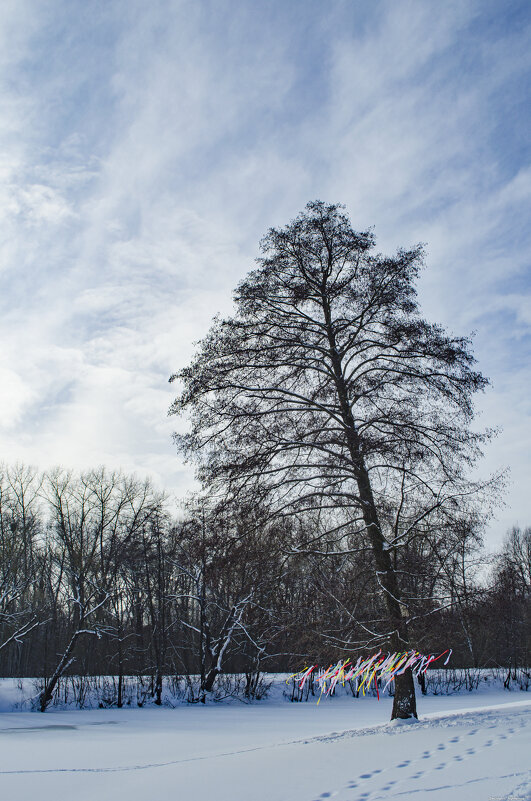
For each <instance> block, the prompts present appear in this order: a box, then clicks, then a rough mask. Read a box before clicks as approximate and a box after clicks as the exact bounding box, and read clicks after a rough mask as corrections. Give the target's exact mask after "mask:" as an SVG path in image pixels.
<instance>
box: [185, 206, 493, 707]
mask: <svg viewBox="0 0 531 801" xmlns="http://www.w3.org/2000/svg"><path fill="white" fill-rule="evenodd" d="M373 247H374V239H373V236H372V235H371V234H370V233H368V232H363V233H356V232H355V231H354V230H353V229H352V226H351V224H350V222H349V220H348V218H347V217H346V216H345V215H344V214H343V213H342V212H341V207H340V206H337V205H325V204H324V203H322V202H320V201H317V202H313V203H309V204H308V206H307V207H306V210H305V212H303V213H302V214H300V215H299V217H297V218H296V219H295V220H294V221H292V222H291V223H290V224H289V225H287V226H286V227H285V228H282V229H270V231H269V233H268V234H267V236H266V237H265V238H264V240H263V241H262V243H261V250H262V254H263V255H262V258H260V259H259V260H258V267H257V269H255V270H254V271H252V272H251V273H249V275H248V276H247V278H246V279H245V280H244V281H242V283H241V284H240V285H239V287H238V288H237V290H236V293H235V302H236V313H235V315H234V316H233V317H231V318H228V319H224V320H221V319H217V320H216V321H215V322H214V324H213V326H212V328H211V330H210V332H209V333H208V335H207V336H206V337H205V339H204V340H203V341H202V343H200V346H199V349H198V351H197V354H196V356H195V358H194V359H193V361H192V363H191V364H190V366H188V367H187V368H185V369H183V370H181V371H180V372H179V373H177V374H175V375H174V376H172V378H171V379H170V380H171V381H173V380H176V379H178V380H179V381H181V382H182V392H181V394H180V395H179V397H178V398H177V399H176V400H175V402H174V404H173V406H172V407H171V409H170V413H171V414H181V413H183V412H188V413H189V414H190V417H191V421H192V429H191V433H189V434H186V435H179V436H176V442H177V444H178V446H179V447H180V449H181V450H182V452H184V453H185V454H186V455H187V456H188V457H191V458H197V459H199V460H200V470H199V475H200V478H201V479H202V480H203V482H204V483H205V485H207V486H208V487H210V488H211V490H214V489H215V488H216V486H219V487H223V488H224V490H225V491H228V492H229V494H230V495H232V496H235V497H237V496H238V495H239V494H240V493H242V492H244V493H245V494H246V495H247V497H248V496H249V492H253V493H255V497H256V498H257V499H260V498H264V497H266V496H267V497H268V498H269V501H270V503H275V504H276V506H275V512H276V514H277V515H291V514H300V513H303V512H305V511H306V510H312V509H316V508H319V509H321V510H322V509H324V510H327V509H333V510H334V511H335V512H338V511H340V512H341V514H342V516H343V519H344V521H345V522H344V524H343V528H342V531H343V532H344V534H345V535H346V536H347V537H350V538H351V539H354V540H357V546H356V547H358V548H360V549H362V551H363V552H364V553H366V555H367V559H368V560H369V561H370V563H371V564H372V572H373V579H374V582H375V583H376V585H377V586H378V588H379V590H380V592H381V594H382V599H383V601H384V603H385V609H386V613H385V620H382V621H379V622H377V623H375V626H374V628H373V633H374V634H376V635H377V637H378V638H379V640H380V641H381V642H382V643H384V642H385V643H387V644H388V646H389V647H390V648H391V649H392V650H404V649H407V648H409V647H411V643H410V638H409V632H408V619H409V617H410V612H409V610H408V608H407V605H406V603H405V601H404V592H403V586H404V582H403V576H402V575H401V573H400V570H399V569H397V560H396V555H397V554H398V553H399V552H400V549H403V548H405V547H406V546H407V545H408V543H411V542H413V541H414V539H415V537H416V536H418V532H419V530H421V528H422V527H424V528H426V527H427V526H428V525H429V523H430V520H432V519H435V518H436V519H437V521H438V527H439V530H441V528H440V521H441V520H442V519H443V518H444V517H445V516H446V515H447V516H448V517H449V518H453V517H455V513H456V509H457V508H459V509H460V514H464V510H465V509H466V506H467V503H469V502H471V499H473V498H474V497H475V496H476V495H477V492H478V491H479V489H480V487H479V486H478V485H474V484H472V483H471V482H470V481H468V480H467V477H466V471H467V468H469V467H470V466H471V465H473V464H474V462H475V461H476V460H477V458H478V457H479V456H480V453H481V451H480V446H481V444H482V442H484V441H485V439H486V438H487V436H488V434H487V433H475V432H473V431H471V429H470V422H471V420H472V417H473V406H472V397H473V395H474V393H475V392H476V391H478V390H481V389H483V388H484V387H485V386H486V384H487V381H486V379H485V378H483V376H481V374H480V373H478V372H476V371H475V370H474V369H473V364H474V359H473V357H472V355H471V351H470V342H469V340H467V339H465V338H455V337H451V336H448V335H447V334H446V333H445V332H444V331H443V329H442V328H441V327H440V326H438V325H434V324H431V323H429V322H427V321H426V320H424V319H422V317H421V316H420V314H419V310H418V306H417V302H416V292H415V286H414V284H415V279H416V277H417V273H418V271H419V268H420V266H421V263H422V249H421V247H420V246H418V247H415V248H413V249H412V250H400V251H399V252H398V253H397V255H396V256H394V257H384V256H381V255H377V254H375V253H374V252H373ZM335 533H336V534H337V529H335ZM411 716H416V703H415V691H414V685H413V680H412V676H411V673H410V671H406V672H405V673H404V674H403V675H402V676H400V677H397V680H396V689H395V698H394V705H393V712H392V717H393V718H396V717H401V718H408V717H411Z"/></svg>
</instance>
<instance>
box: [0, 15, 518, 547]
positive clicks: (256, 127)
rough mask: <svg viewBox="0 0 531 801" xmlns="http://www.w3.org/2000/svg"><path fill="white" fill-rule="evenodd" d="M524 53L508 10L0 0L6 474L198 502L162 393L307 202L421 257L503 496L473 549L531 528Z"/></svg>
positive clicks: (167, 393)
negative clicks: (100, 475)
mask: <svg viewBox="0 0 531 801" xmlns="http://www.w3.org/2000/svg"><path fill="white" fill-rule="evenodd" d="M530 29H531V6H530V4H529V3H528V2H527V0H445V2H444V3H441V2H439V0H373V1H372V2H368V1H367V0H327V1H326V2H324V0H318V1H317V0H290V2H285V0H193V1H189V0H151V1H150V2H149V3H145V2H138V1H137V0H113V2H108V0H84V1H83V2H82V0H77V1H76V0H74V2H72V0H64V2H63V0H33V1H31V0H3V2H2V6H1V9H0V176H1V180H0V217H1V226H0V460H3V461H5V462H8V463H13V462H16V461H18V462H24V463H27V464H33V465H36V466H37V467H39V468H42V469H45V468H48V467H50V466H52V465H57V464H61V465H64V466H66V467H72V468H75V469H84V468H90V467H95V466H98V465H100V464H105V465H107V466H109V467H110V468H121V469H123V470H125V471H127V472H136V474H137V475H138V476H142V477H143V476H146V475H149V476H151V477H152V478H153V480H154V482H155V484H156V485H157V486H159V487H161V488H162V487H163V488H166V489H167V490H168V491H170V492H172V493H175V495H176V496H178V497H182V496H183V495H184V494H185V493H186V492H188V491H189V490H191V489H193V487H194V478H193V468H192V467H191V466H190V465H185V464H183V462H182V461H181V459H180V457H179V456H178V455H177V452H176V449H175V446H174V444H173V442H172V432H173V431H174V430H176V428H178V427H181V428H182V426H183V425H184V423H182V422H180V421H177V420H176V419H175V418H169V417H168V415H167V412H168V408H169V406H170V404H171V402H172V400H173V398H174V395H175V387H174V386H172V385H170V384H169V383H168V378H169V376H170V374H172V373H174V372H176V371H177V370H179V369H180V368H181V367H184V366H185V365H186V364H187V363H188V361H189V360H190V357H191V355H192V353H193V352H194V342H197V341H198V340H199V339H201V338H202V337H203V336H204V335H205V334H206V332H207V330H208V328H209V324H210V321H211V319H212V317H213V315H214V314H216V313H221V314H228V313H230V311H231V308H232V291H233V289H234V288H235V286H236V284H237V283H238V282H239V280H240V279H242V278H243V277H244V276H245V274H246V273H247V272H248V271H249V270H250V269H252V268H253V266H254V259H255V258H256V257H257V255H258V252H259V251H258V243H259V241H260V239H261V237H262V236H263V235H264V234H265V233H266V231H267V230H268V228H269V227H271V226H282V225H285V224H287V223H288V222H289V221H290V220H291V219H292V218H293V217H295V216H296V215H297V214H298V213H299V212H300V211H301V210H302V209H303V208H304V206H305V205H306V203H307V202H308V201H310V200H315V199H320V200H324V201H326V202H333V203H336V202H339V203H343V204H345V206H346V208H347V212H348V213H349V215H350V218H351V220H352V224H353V227H354V228H355V229H357V230H366V229H367V228H368V227H372V228H373V231H374V234H375V236H376V239H377V246H378V250H379V251H381V252H387V253H392V252H394V251H395V250H396V249H397V248H399V247H409V246H411V245H414V244H415V243H417V242H423V243H425V244H426V252H427V259H426V263H427V266H426V269H425V271H424V272H423V274H422V276H421V279H420V282H419V298H420V303H421V307H422V310H423V313H424V314H425V316H426V317H427V318H428V319H429V320H431V321H433V322H439V323H441V324H442V325H444V326H445V327H446V328H447V329H448V330H449V331H450V332H451V333H453V334H456V335H468V334H470V333H471V332H475V337H474V352H475V355H476V357H477V360H478V365H477V366H478V369H479V370H481V372H482V373H484V374H485V375H487V376H488V377H489V378H490V379H491V382H492V385H491V387H490V388H489V389H488V390H487V391H486V393H484V395H483V396H482V397H481V398H479V399H478V402H477V408H478V418H477V423H476V425H477V426H478V427H484V426H497V427H500V428H501V429H502V431H501V433H500V434H499V435H498V437H497V438H496V440H495V441H494V442H493V443H491V444H490V445H489V446H488V448H487V450H486V454H485V458H484V460H483V462H482V466H481V472H482V475H487V474H488V473H490V472H493V471H495V470H498V469H500V468H505V467H508V468H510V471H511V472H510V483H509V484H508V486H507V490H506V492H505V494H504V500H505V506H504V507H503V508H501V509H500V510H499V512H498V515H497V519H496V520H494V521H493V522H492V523H491V525H490V526H489V529H488V532H487V544H488V545H489V547H498V545H499V544H500V543H501V541H502V539H503V536H504V534H505V532H506V530H507V529H508V528H509V527H510V526H512V525H516V524H519V525H520V526H526V525H531V509H530V504H529V495H530V488H531V457H530V454H531V391H530V390H531V298H530V295H531V271H530V268H529V260H528V254H529V244H530V239H531V237H530V226H529V211H530V206H529V197H530V194H531V169H530V163H529V150H530V140H529V135H528V134H529V130H530V129H531V126H530V122H531V120H530V116H531V113H530V109H531V103H530V102H529V73H530V63H531V49H530V48H529V47H528V43H529V40H530V33H531V30H530Z"/></svg>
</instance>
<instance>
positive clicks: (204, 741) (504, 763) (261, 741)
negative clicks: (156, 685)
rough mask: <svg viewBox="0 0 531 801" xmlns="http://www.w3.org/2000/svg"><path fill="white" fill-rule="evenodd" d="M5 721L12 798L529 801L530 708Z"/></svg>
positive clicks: (5, 775)
mask: <svg viewBox="0 0 531 801" xmlns="http://www.w3.org/2000/svg"><path fill="white" fill-rule="evenodd" d="M391 703H392V701H391V699H390V698H384V699H382V700H381V701H380V702H378V701H376V700H375V699H374V698H372V697H367V698H361V699H352V698H348V697H340V698H335V699H328V700H326V701H323V702H322V703H321V704H320V706H319V707H317V706H316V705H315V704H314V703H304V704H289V703H286V702H281V701H279V700H278V699H277V700H275V699H274V698H273V699H271V700H270V701H266V702H265V703H261V704H252V705H245V704H210V705H206V706H204V707H203V706H201V705H198V706H179V707H178V708H176V709H167V708H148V709H122V710H117V709H104V710H84V711H70V710H68V711H53V712H47V713H46V714H45V715H41V714H38V713H31V712H10V713H4V714H2V715H0V742H1V746H2V747H1V750H0V753H1V758H0V787H1V788H2V791H1V795H0V797H1V799H2V801H28V799H30V798H33V797H35V787H36V786H38V788H39V790H38V797H39V800H40V801H52V800H53V801H56V800H57V799H68V798H72V799H76V801H95V799H98V801H121V799H127V801H151V800H152V799H153V801H155V800H157V801H158V800H159V799H161V800H163V799H180V798H182V799H186V801H213V800H214V801H322V799H326V798H334V799H336V800H337V801H357V800H358V799H359V800H360V801H361V800H362V799H363V801H365V800H367V801H376V800H377V799H383V798H385V799H391V798H413V799H414V798H417V799H419V801H420V800H422V799H425V798H429V799H430V801H447V799H449V798H452V799H463V801H464V800H465V799H467V801H468V799H470V801H489V799H490V800H491V801H494V799H508V800H509V799H530V798H531V769H530V768H531V764H530V760H529V754H530V753H531V742H530V726H529V723H530V719H531V700H529V699H528V698H527V696H526V695H525V694H524V693H520V692H513V693H509V692H502V691H491V692H489V693H478V694H476V693H474V694H473V693H467V694H466V695H465V694H463V695H455V696H450V697H448V696H438V697H426V698H419V699H418V704H419V718H420V720H419V722H418V723H413V724H410V725H407V724H402V725H394V724H390V723H389V722H388V720H389V715H390V709H391Z"/></svg>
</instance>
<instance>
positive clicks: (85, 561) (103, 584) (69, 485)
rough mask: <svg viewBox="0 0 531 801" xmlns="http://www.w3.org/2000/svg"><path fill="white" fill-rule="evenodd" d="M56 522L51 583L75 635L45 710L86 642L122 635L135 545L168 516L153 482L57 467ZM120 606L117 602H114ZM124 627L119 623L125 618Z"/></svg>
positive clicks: (47, 689) (49, 491)
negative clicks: (125, 563)
mask: <svg viewBox="0 0 531 801" xmlns="http://www.w3.org/2000/svg"><path fill="white" fill-rule="evenodd" d="M44 493H45V497H46V499H47V502H48V504H49V507H50V509H51V512H52V515H51V518H50V520H49V524H48V525H49V551H50V581H51V584H52V587H53V589H52V593H51V595H52V597H53V598H54V599H55V606H58V605H59V604H60V605H61V607H62V609H63V610H64V611H67V612H69V614H68V627H67V632H68V636H67V638H66V641H65V643H64V646H63V649H62V653H61V654H60V655H59V660H58V662H57V663H56V665H55V668H54V670H53V674H52V676H51V677H50V678H49V679H47V680H46V681H45V686H44V689H43V691H42V693H41V695H40V699H39V705H40V709H41V711H42V712H44V711H45V710H46V709H47V707H48V706H49V704H50V702H51V701H52V698H53V694H54V691H55V688H56V686H57V683H58V682H59V680H60V679H61V677H62V676H63V675H64V674H65V672H66V671H67V670H68V668H69V667H70V665H71V664H72V663H73V662H74V661H75V658H76V657H75V653H76V651H77V648H78V646H79V642H80V641H81V640H82V639H84V638H85V637H87V636H88V635H93V636H96V637H98V638H99V637H101V636H102V635H103V634H106V635H109V636H111V635H113V634H116V628H117V627H116V621H114V620H113V619H112V618H111V610H112V608H113V605H112V604H111V601H112V599H113V595H115V594H116V593H117V592H119V591H120V585H119V583H117V581H116V578H117V576H118V571H119V566H120V563H121V560H122V559H123V558H124V557H125V554H126V552H127V549H128V548H129V547H130V545H131V544H132V543H133V542H134V540H135V539H137V538H138V537H140V536H141V532H142V531H143V530H144V529H145V527H146V526H147V525H148V523H149V521H150V520H151V519H152V518H153V516H154V515H156V514H160V508H161V504H162V502H163V498H162V497H161V496H160V495H158V494H157V493H155V492H154V491H153V489H152V487H151V485H150V483H149V482H143V483H142V482H139V481H137V480H135V479H134V478H132V479H129V478H127V477H125V476H123V475H122V474H121V473H107V472H106V471H105V469H103V468H102V469H100V470H93V471H89V472H87V473H82V474H81V475H80V476H75V475H73V474H72V473H71V472H68V471H64V470H61V469H57V470H54V471H52V472H51V473H50V474H48V475H47V476H46V477H45V481H44ZM114 609H115V610H116V604H114ZM118 624H119V621H118Z"/></svg>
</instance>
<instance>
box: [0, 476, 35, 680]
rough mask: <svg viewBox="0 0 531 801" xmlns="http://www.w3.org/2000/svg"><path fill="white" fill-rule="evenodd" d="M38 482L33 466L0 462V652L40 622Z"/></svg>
mask: <svg viewBox="0 0 531 801" xmlns="http://www.w3.org/2000/svg"><path fill="white" fill-rule="evenodd" d="M40 484H41V479H40V477H39V476H38V474H37V472H36V470H34V469H33V468H30V467H25V466H23V465H15V466H14V467H8V466H6V465H0V651H2V650H3V649H4V648H6V647H7V646H8V645H10V644H12V643H17V644H19V645H20V644H21V643H22V642H23V640H24V638H25V637H27V635H28V634H29V633H30V632H31V631H33V629H35V628H36V627H37V626H39V625H40V623H41V622H42V620H40V619H39V612H40V611H41V610H40V609H37V606H36V598H35V593H34V585H35V581H36V561H35V557H36V548H37V547H38V546H37V545H36V542H35V540H36V538H37V536H38V533H39V529H40V517H39V508H38V494H39V490H40ZM11 669H12V670H13V669H14V668H13V667H12V668H11Z"/></svg>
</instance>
